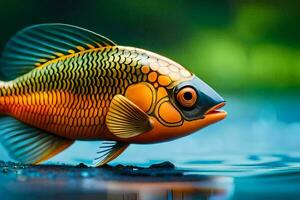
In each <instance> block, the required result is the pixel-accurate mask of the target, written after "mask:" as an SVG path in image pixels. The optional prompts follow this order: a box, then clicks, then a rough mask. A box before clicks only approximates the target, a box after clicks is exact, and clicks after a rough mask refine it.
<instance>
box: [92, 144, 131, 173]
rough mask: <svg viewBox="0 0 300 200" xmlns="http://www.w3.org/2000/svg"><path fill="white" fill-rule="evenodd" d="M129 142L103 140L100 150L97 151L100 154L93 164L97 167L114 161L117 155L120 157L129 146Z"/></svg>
mask: <svg viewBox="0 0 300 200" xmlns="http://www.w3.org/2000/svg"><path fill="white" fill-rule="evenodd" d="M128 146H129V144H127V143H123V142H114V141H111V142H103V144H102V145H101V146H100V151H98V152H97V154H98V155H99V156H98V157H97V158H95V160H94V162H93V164H94V166H96V167H99V166H102V165H105V164H106V163H108V162H109V161H112V160H113V159H115V158H116V157H118V156H119V155H120V154H121V153H122V152H123V151H124V150H125V149H126V148H127V147H128Z"/></svg>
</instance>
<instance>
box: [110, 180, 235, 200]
mask: <svg viewBox="0 0 300 200" xmlns="http://www.w3.org/2000/svg"><path fill="white" fill-rule="evenodd" d="M231 192H232V179H231V178H225V177H214V178H208V179H203V180H201V179H200V180H198V181H182V182H180V181H169V182H154V181H153V182H145V181H143V182H135V183H129V182H108V183H107V199H120V200H121V199H141V200H187V199H227V198H228V197H229V196H230V194H231ZM112 197H113V198H112Z"/></svg>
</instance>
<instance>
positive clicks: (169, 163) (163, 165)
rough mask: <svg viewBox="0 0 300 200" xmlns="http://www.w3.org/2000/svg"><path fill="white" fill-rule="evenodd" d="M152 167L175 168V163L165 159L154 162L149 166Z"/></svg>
mask: <svg viewBox="0 0 300 200" xmlns="http://www.w3.org/2000/svg"><path fill="white" fill-rule="evenodd" d="M149 168H150V169H174V168H175V165H174V164H173V163H171V162H169V161H165V162H162V163H158V164H153V165H151V166H150V167H149Z"/></svg>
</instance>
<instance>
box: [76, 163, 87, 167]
mask: <svg viewBox="0 0 300 200" xmlns="http://www.w3.org/2000/svg"><path fill="white" fill-rule="evenodd" d="M76 167H77V168H87V167H88V166H87V165H86V164H84V163H79V164H78V165H76Z"/></svg>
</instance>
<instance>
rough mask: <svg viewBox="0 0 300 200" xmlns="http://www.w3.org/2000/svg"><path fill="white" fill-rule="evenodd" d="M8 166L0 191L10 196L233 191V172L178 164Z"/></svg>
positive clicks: (148, 199)
mask: <svg viewBox="0 0 300 200" xmlns="http://www.w3.org/2000/svg"><path fill="white" fill-rule="evenodd" d="M6 169H7V170H8V171H7V173H0V180H1V181H0V194H1V197H2V198H3V199H5V200H15V199H25V200H27V199H34V200H35V199H44V200H48V199H49V200H50V199H56V198H59V199H99V200H100V199H101V200H102V199H103V200H192V199H211V200H215V199H227V198H229V197H230V196H231V194H232V193H233V192H232V191H233V178H230V177H222V176H203V175H191V174H189V175H186V174H185V173H186V172H185V171H183V170H177V169H163V168H155V169H154V168H135V167H124V168H117V167H115V168H105V169H103V168H101V169H97V168H86V167H84V168H78V167H71V166H51V165H49V166H37V167H25V168H24V169H23V167H20V166H17V165H15V166H10V165H9V166H8V167H6ZM2 198H1V199H2Z"/></svg>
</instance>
